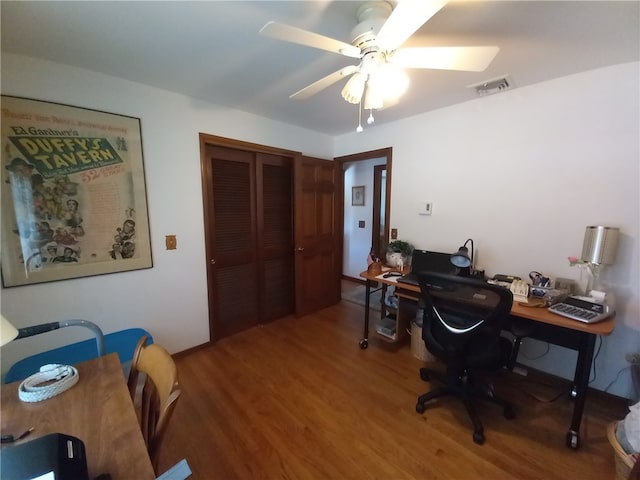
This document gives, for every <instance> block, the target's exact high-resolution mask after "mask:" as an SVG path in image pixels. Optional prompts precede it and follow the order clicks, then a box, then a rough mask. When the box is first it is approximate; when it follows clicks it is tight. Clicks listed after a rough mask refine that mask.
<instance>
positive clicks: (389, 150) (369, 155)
mask: <svg viewBox="0 0 640 480" xmlns="http://www.w3.org/2000/svg"><path fill="white" fill-rule="evenodd" d="M381 157H385V158H386V170H387V180H386V197H385V212H386V222H385V227H384V230H385V231H384V237H385V238H386V239H389V232H390V231H391V229H390V224H391V222H390V212H391V164H392V157H393V147H385V148H379V149H377V150H370V151H368V152H361V153H354V154H351V155H344V156H341V157H335V158H334V159H333V160H334V161H335V162H337V164H338V165H337V167H338V169H339V170H340V171H341V172H342V173H341V174H340V175H338V179H337V180H338V182H339V185H338V188H337V190H338V191H339V192H340V193H339V194H338V195H337V199H336V210H337V215H338V217H339V225H340V235H338V236H339V242H340V252H341V255H340V273H341V275H340V276H341V277H342V276H343V273H342V272H343V268H344V265H343V257H344V173H345V172H344V169H343V165H344V164H345V163H350V162H361V161H366V160H372V159H374V158H381ZM380 253H382V252H380ZM358 280H359V279H358Z"/></svg>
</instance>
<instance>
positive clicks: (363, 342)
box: [360, 280, 371, 350]
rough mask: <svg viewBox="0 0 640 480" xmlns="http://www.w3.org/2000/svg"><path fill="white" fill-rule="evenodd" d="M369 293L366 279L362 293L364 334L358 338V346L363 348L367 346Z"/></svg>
mask: <svg viewBox="0 0 640 480" xmlns="http://www.w3.org/2000/svg"><path fill="white" fill-rule="evenodd" d="M370 293H371V281H370V280H367V283H366V290H365V295H364V336H363V338H362V340H360V348H361V349H363V350H364V349H365V348H367V347H368V346H369V294H370Z"/></svg>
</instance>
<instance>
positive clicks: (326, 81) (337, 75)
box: [289, 65, 358, 100]
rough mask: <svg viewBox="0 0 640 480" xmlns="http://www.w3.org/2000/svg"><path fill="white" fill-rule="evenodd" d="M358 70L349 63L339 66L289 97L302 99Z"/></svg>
mask: <svg viewBox="0 0 640 480" xmlns="http://www.w3.org/2000/svg"><path fill="white" fill-rule="evenodd" d="M357 70H358V66H356V65H349V66H347V67H344V68H341V69H340V70H338V71H336V72H333V73H330V74H329V75H327V76H326V77H324V78H321V79H320V80H318V81H317V82H313V83H312V84H311V85H308V86H306V87H304V88H303V89H301V90H298V91H297V92H296V93H294V94H293V95H290V96H289V98H295V99H296V100H304V99H305V98H309V97H311V96H313V95H315V94H316V93H318V92H319V91H321V90H324V89H325V88H327V87H329V86H331V85H333V84H334V83H336V82H337V81H338V80H340V79H342V78H345V77H348V76H349V75H351V74H352V73H355V72H356V71H357Z"/></svg>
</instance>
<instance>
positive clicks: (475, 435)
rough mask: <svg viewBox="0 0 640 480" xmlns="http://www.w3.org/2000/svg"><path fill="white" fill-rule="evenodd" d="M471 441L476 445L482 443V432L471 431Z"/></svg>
mask: <svg viewBox="0 0 640 480" xmlns="http://www.w3.org/2000/svg"><path fill="white" fill-rule="evenodd" d="M473 441H474V442H475V443H477V444H478V445H482V444H483V443H484V433H482V432H473Z"/></svg>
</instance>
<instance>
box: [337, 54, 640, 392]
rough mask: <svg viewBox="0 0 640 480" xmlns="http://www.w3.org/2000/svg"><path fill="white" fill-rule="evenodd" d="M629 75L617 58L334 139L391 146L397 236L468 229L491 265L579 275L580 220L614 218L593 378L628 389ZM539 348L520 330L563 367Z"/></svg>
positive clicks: (632, 200)
mask: <svg viewBox="0 0 640 480" xmlns="http://www.w3.org/2000/svg"><path fill="white" fill-rule="evenodd" d="M516 81H517V79H516ZM639 84H640V79H639V64H638V63H631V64H624V65H617V66H613V67H609V68H603V69H599V70H594V71H590V72H586V73H582V74H579V75H573V76H569V77H564V78H560V79H556V80H553V81H549V82H545V83H541V84H537V85H534V86H530V87H526V88H516V89H514V90H511V91H507V92H504V93H501V94H498V95H493V96H489V97H484V98H478V99H475V100H473V101H470V102H467V103H464V104H461V105H456V106H452V107H449V108H443V109H441V110H438V111H434V112H430V113H426V114H423V115H419V116H416V117H413V118H411V119H407V120H404V121H399V122H395V123H394V124H391V125H380V126H376V127H374V128H369V129H365V131H364V132H363V133H361V134H355V133H354V134H349V135H345V136H342V137H338V138H336V139H335V156H339V155H348V154H352V153H355V152H361V151H367V150H372V149H377V148H383V147H388V146H391V147H393V172H392V186H391V215H390V225H391V227H392V228H397V229H398V233H399V235H398V236H399V238H402V239H407V240H409V241H411V242H413V243H414V244H415V245H416V246H417V247H419V248H426V249H431V250H439V251H445V252H449V251H453V250H454V249H455V248H457V247H458V246H459V245H461V244H462V242H464V240H465V239H467V238H468V237H471V238H473V240H474V242H475V247H476V259H477V264H478V265H480V266H483V267H484V268H485V269H486V271H487V273H488V274H490V275H493V274H494V273H509V274H515V275H520V276H522V277H523V278H528V273H529V271H531V270H538V271H541V272H544V273H547V274H549V275H551V276H553V277H564V278H578V276H579V271H578V270H577V269H576V268H575V267H574V268H571V267H569V265H568V261H567V257H568V256H571V255H579V254H580V253H581V249H582V240H583V236H584V230H585V227H586V226H587V225H609V226H616V227H620V229H621V233H622V238H621V241H620V245H619V250H618V256H617V262H616V264H615V265H613V266H611V267H608V268H606V269H605V270H604V272H603V275H602V276H603V280H604V281H606V282H608V283H609V284H610V285H611V289H612V290H613V291H614V292H615V294H616V297H617V302H616V308H617V312H618V313H617V316H616V329H615V331H614V333H613V334H612V335H611V336H610V337H606V338H604V339H603V342H602V347H601V349H600V352H599V354H598V356H597V359H596V362H595V364H596V374H595V380H594V381H593V383H592V386H593V387H595V388H598V389H601V390H602V389H605V388H606V387H607V386H609V384H610V383H611V382H613V385H611V386H610V388H609V391H610V392H612V393H615V394H617V395H621V396H626V397H631V396H633V395H634V392H633V387H632V383H631V379H630V373H629V370H628V368H627V367H628V364H627V363H626V362H625V359H624V355H625V353H626V352H638V351H640V308H639V307H640V305H639V304H640V295H639V283H640V282H639V276H640V269H639V264H638V253H639V246H638V245H639V244H638V234H639V231H638V230H639V227H638V224H639V221H640V201H639V196H638V190H639V185H640V174H639V163H640V162H639V158H640V153H639V144H640V136H639V131H640V124H639V118H640V107H639V95H638V90H639V89H638V85H639ZM380 115H384V112H382V113H380ZM420 201H429V202H433V214H432V215H431V216H419V215H418V214H417V204H418V202H420ZM545 351H546V344H541V343H539V342H536V341H532V340H529V341H526V342H525V345H524V348H523V351H522V355H521V357H520V359H521V360H522V361H524V362H525V363H528V364H530V365H533V366H534V367H536V368H539V369H542V370H547V371H550V372H553V373H555V374H558V375H561V376H564V377H566V378H569V377H571V376H572V375H571V372H572V369H573V366H574V365H575V358H576V354H575V353H574V352H572V351H570V350H565V349H563V348H560V347H552V348H551V351H550V352H549V354H547V355H544V356H543V357H542V358H540V359H537V360H533V358H534V357H537V356H539V355H541V354H543V353H544V352H545ZM527 357H529V359H528V358H527ZM620 370H623V371H622V372H621V373H620V376H619V377H618V379H617V380H615V379H616V376H617V374H618V372H619V371H620ZM593 377H594V374H593V373H592V378H593Z"/></svg>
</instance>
